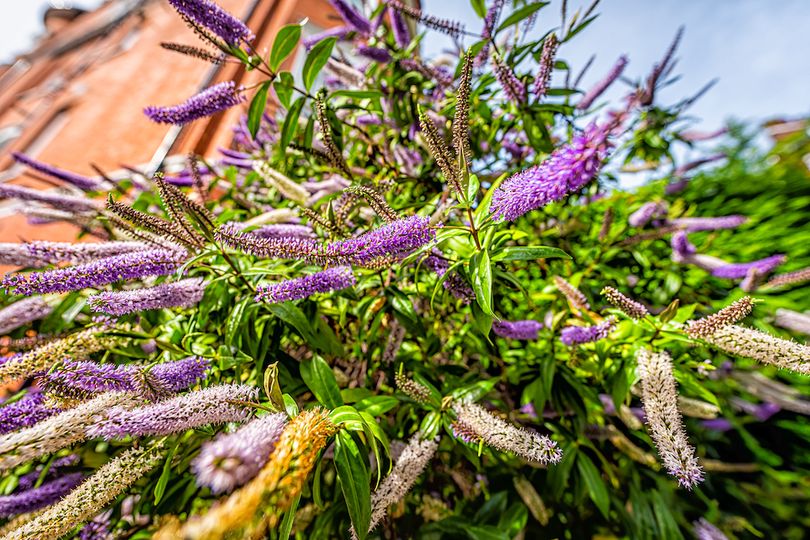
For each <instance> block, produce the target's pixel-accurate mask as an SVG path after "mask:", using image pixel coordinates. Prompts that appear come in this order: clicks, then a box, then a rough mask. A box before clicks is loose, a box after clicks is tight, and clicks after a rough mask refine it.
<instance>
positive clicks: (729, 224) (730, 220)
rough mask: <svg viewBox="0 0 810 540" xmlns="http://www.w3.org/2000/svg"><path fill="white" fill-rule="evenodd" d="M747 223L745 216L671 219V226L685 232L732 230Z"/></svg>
mask: <svg viewBox="0 0 810 540" xmlns="http://www.w3.org/2000/svg"><path fill="white" fill-rule="evenodd" d="M746 221H748V218H747V217H745V216H738V215H734V216H723V217H707V218H678V219H673V220H672V222H671V223H672V224H673V225H675V226H676V227H681V228H683V229H684V230H686V231H689V232H695V231H714V230H717V229H733V228H735V227H739V226H740V225H742V224H743V223H745V222H746Z"/></svg>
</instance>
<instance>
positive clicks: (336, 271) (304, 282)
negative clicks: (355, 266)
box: [256, 266, 357, 304]
mask: <svg viewBox="0 0 810 540" xmlns="http://www.w3.org/2000/svg"><path fill="white" fill-rule="evenodd" d="M355 283H357V279H356V278H355V277H354V274H353V273H352V269H351V268H350V267H348V266H338V267H335V268H329V269H328V270H324V271H323V272H317V273H315V274H310V275H308V276H304V277H300V278H295V279H288V280H285V281H281V282H279V283H274V284H272V285H260V286H259V287H257V288H256V301H257V302H263V301H266V302H269V303H271V304H277V303H280V302H287V301H289V300H299V299H301V298H307V297H309V296H312V295H313V294H317V293H327V292H332V291H339V290H341V289H347V288H349V287H351V286H353V285H354V284H355Z"/></svg>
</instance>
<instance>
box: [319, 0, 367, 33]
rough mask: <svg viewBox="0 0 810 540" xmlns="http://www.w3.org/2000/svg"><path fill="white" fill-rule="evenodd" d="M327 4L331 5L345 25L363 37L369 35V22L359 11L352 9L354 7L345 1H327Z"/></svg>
mask: <svg viewBox="0 0 810 540" xmlns="http://www.w3.org/2000/svg"><path fill="white" fill-rule="evenodd" d="M329 3H330V4H332V7H333V8H335V11H336V12H337V14H338V15H340V18H341V19H343V21H344V22H345V23H346V24H347V25H349V26H351V27H352V28H354V29H355V30H357V31H358V32H360V33H361V34H363V35H368V34H370V33H371V22H370V21H369V20H368V19H366V18H365V17H364V16H363V15H361V14H360V12H359V11H357V10H356V9H354V7H352V6H351V5H349V3H348V2H346V0H329Z"/></svg>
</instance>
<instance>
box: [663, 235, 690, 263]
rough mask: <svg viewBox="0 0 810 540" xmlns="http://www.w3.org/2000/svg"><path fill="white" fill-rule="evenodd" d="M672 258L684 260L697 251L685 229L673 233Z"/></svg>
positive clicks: (677, 260) (676, 260)
mask: <svg viewBox="0 0 810 540" xmlns="http://www.w3.org/2000/svg"><path fill="white" fill-rule="evenodd" d="M670 243H671V245H672V259H673V260H674V261H675V262H684V261H685V260H686V259H687V258H688V257H689V256H690V255H694V254H695V253H697V248H696V247H695V246H694V245H693V244H692V243H690V242H689V236H687V234H686V233H685V232H684V231H678V232H676V233H675V234H673V235H672V240H671V241H670Z"/></svg>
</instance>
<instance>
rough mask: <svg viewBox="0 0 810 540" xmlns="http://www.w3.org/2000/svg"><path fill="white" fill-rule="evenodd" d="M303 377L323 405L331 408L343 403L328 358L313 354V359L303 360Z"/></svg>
mask: <svg viewBox="0 0 810 540" xmlns="http://www.w3.org/2000/svg"><path fill="white" fill-rule="evenodd" d="M301 378H302V379H304V383H306V385H307V387H308V388H309V389H310V390H312V393H313V394H315V397H316V398H317V399H318V401H319V402H320V403H321V405H323V406H325V407H329V408H330V409H334V408H335V407H340V406H341V405H343V398H342V397H340V388H338V383H337V379H335V374H334V373H332V368H330V367H329V364H327V363H326V360H324V359H323V358H321V357H320V356H313V357H312V360H304V361H303V362H301Z"/></svg>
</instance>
